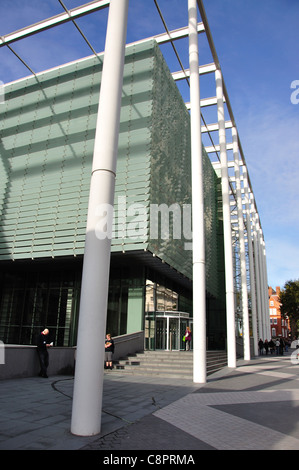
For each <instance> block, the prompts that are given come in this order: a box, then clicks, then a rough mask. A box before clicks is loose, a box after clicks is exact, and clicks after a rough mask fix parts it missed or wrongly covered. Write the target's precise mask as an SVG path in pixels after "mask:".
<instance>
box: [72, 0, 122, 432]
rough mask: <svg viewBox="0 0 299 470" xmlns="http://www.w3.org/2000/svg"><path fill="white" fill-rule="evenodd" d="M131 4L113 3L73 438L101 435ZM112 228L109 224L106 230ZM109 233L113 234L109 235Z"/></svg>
mask: <svg viewBox="0 0 299 470" xmlns="http://www.w3.org/2000/svg"><path fill="white" fill-rule="evenodd" d="M128 3H129V0H122V1H119V0H111V2H110V7H109V17H108V25H107V34H106V45H105V54H104V64H103V72H102V80H101V90H100V98H99V110H98V118H97V126H96V136H95V143H94V155H93V165H92V175H91V182H90V195H89V206H88V216H87V228H86V240H85V252H84V264H83V275H82V287H81V302H80V314H79V327H78V341H77V357H76V371H75V383H74V395H73V409H72V422H71V432H72V433H73V434H76V435H80V436H90V435H94V434H98V433H99V432H100V430H101V411H102V395H103V365H104V339H105V333H106V314H107V298H108V281H109V269H110V251H111V237H109V230H110V228H109V227H112V219H113V204H114V187H115V174H116V159H117V149H118V134H119V119H120V109H121V94H122V82H123V67H124V55H125V43H126V29H127V14H128ZM106 222H107V224H106ZM107 227H108V229H107Z"/></svg>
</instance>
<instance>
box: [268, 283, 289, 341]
mask: <svg viewBox="0 0 299 470" xmlns="http://www.w3.org/2000/svg"><path fill="white" fill-rule="evenodd" d="M268 292H269V310H270V328H271V336H272V338H275V337H277V336H278V337H282V338H285V339H286V338H288V337H289V333H290V321H289V319H288V318H283V316H282V315H281V312H280V302H279V294H280V287H276V290H274V289H272V287H269V289H268Z"/></svg>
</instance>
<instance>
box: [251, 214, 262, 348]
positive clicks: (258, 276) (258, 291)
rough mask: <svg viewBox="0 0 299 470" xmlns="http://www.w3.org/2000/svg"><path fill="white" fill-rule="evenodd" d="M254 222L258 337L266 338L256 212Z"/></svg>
mask: <svg viewBox="0 0 299 470" xmlns="http://www.w3.org/2000/svg"><path fill="white" fill-rule="evenodd" d="M252 219H253V220H252V221H253V246H254V268H255V279H256V297H257V319H258V336H259V339H260V338H262V339H263V338H264V331H263V318H262V300H261V274H260V260H259V258H260V250H259V241H258V227H257V222H256V213H255V211H254V212H253V214H252Z"/></svg>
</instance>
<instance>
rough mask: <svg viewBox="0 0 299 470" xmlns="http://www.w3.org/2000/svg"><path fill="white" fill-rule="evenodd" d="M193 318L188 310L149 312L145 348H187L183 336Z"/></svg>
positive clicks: (172, 349)
mask: <svg viewBox="0 0 299 470" xmlns="http://www.w3.org/2000/svg"><path fill="white" fill-rule="evenodd" d="M190 322H191V319H190V318H189V313H187V312H176V311H169V312H167V311H166V312H147V313H146V316H145V332H144V333H145V335H144V336H145V349H146V350H156V349H161V350H165V351H179V350H181V349H185V343H184V342H183V336H184V333H185V331H186V328H187V326H190Z"/></svg>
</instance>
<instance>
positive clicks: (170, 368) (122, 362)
mask: <svg viewBox="0 0 299 470" xmlns="http://www.w3.org/2000/svg"><path fill="white" fill-rule="evenodd" d="M226 365H227V355H226V352H225V351H207V375H211V374H213V373H214V372H216V371H218V370H220V369H222V368H223V367H225V366H226ZM114 370H115V371H121V372H122V373H126V374H133V375H158V376H163V377H171V378H182V379H189V380H192V379H193V352H192V351H191V352H190V351H143V352H140V353H136V354H135V355H130V356H127V357H125V358H123V359H119V360H118V361H115V362H114Z"/></svg>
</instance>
